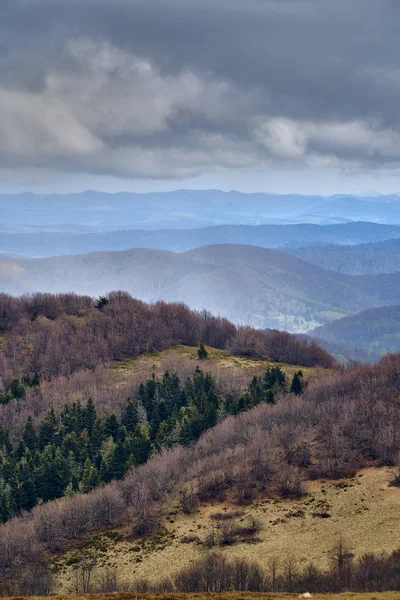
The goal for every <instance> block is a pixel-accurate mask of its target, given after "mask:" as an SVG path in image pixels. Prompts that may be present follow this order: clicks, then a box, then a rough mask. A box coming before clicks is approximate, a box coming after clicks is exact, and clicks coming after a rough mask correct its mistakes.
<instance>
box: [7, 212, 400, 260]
mask: <svg viewBox="0 0 400 600" xmlns="http://www.w3.org/2000/svg"><path fill="white" fill-rule="evenodd" d="M233 218H234V217H232V219H233ZM111 222H112V221H111ZM128 222H129V221H128V218H127V223H128ZM71 227H73V226H71ZM391 238H398V239H400V227H399V226H395V225H380V224H376V223H365V222H357V223H344V224H343V223H342V224H337V225H325V226H322V225H313V224H297V225H258V226H252V225H220V226H214V227H201V228H197V229H160V230H154V231H146V230H140V229H132V230H129V229H125V230H120V231H106V230H105V231H102V232H98V231H92V232H90V231H74V230H72V231H68V230H64V228H62V229H61V230H60V231H57V228H55V230H54V231H51V230H46V231H41V232H40V233H39V232H24V233H9V232H4V233H2V235H1V238H0V252H1V253H2V254H7V255H20V256H21V257H22V256H25V257H35V258H40V257H49V256H56V255H61V254H83V253H87V252H97V251H111V250H129V249H130V248H152V249H158V250H170V251H173V252H185V251H187V250H192V249H194V248H198V247H199V246H205V245H210V244H250V245H252V246H261V247H266V248H280V249H285V250H286V249H288V248H298V247H303V246H310V245H312V246H325V245H329V244H330V245H331V244H335V246H334V247H333V249H332V250H334V249H335V248H336V247H337V246H336V245H337V244H344V245H345V246H346V249H345V250H344V251H346V250H347V247H348V246H351V245H354V244H364V243H367V242H377V241H382V240H388V239H391ZM294 252H296V251H294ZM302 252H304V259H305V260H308V261H309V262H314V261H317V262H316V264H318V260H321V264H318V266H322V267H324V268H329V260H330V255H329V256H328V257H327V258H326V259H325V260H324V258H323V257H324V256H325V252H324V250H320V249H318V255H317V256H316V258H314V250H313V249H312V248H311V249H310V248H309V249H308V250H307V249H306V250H304V251H303V250H300V251H299V256H300V258H303V256H302V254H301V253H302ZM319 255H321V259H320V258H319Z"/></svg>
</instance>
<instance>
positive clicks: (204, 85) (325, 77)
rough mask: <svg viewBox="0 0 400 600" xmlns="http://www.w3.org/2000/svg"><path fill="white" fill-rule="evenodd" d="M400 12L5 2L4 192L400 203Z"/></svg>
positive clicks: (356, 1) (397, 6)
mask: <svg viewBox="0 0 400 600" xmlns="http://www.w3.org/2000/svg"><path fill="white" fill-rule="evenodd" d="M399 23H400V2H399V1H398V0H380V1H378V0H276V1H275V0H1V17H0V189H1V190H23V189H35V190H36V189H37V190H39V189H41V190H48V191H50V190H52V191H68V190H79V189H84V188H88V187H90V188H97V189H104V190H122V189H130V190H146V189H148V190H152V189H173V188H179V187H219V188H223V189H231V188H236V189H242V190H249V191H254V190H266V191H278V192H285V191H299V192H313V193H317V192H322V193H334V192H337V191H349V192H356V191H362V190H369V189H371V188H373V189H378V190H380V191H383V192H387V191H400V183H398V181H400V180H399V175H400V118H399V115H400V109H399V105H400V63H399V56H400V36H399Z"/></svg>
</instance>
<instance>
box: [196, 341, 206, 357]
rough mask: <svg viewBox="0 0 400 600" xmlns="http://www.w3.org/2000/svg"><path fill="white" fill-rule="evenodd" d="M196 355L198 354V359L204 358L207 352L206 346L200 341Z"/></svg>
mask: <svg viewBox="0 0 400 600" xmlns="http://www.w3.org/2000/svg"><path fill="white" fill-rule="evenodd" d="M197 356H198V358H199V360H205V359H206V358H207V357H208V352H207V350H206V347H205V346H204V344H203V342H201V344H200V345H199V347H198V350H197Z"/></svg>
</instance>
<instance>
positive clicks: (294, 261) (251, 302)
mask: <svg viewBox="0 0 400 600" xmlns="http://www.w3.org/2000/svg"><path fill="white" fill-rule="evenodd" d="M0 285H1V288H2V289H3V290H4V291H7V292H8V293H11V294H16V295H17V294H22V293H27V292H32V291H35V290H41V291H46V292H69V291H79V293H84V294H89V295H91V296H98V295H101V294H106V293H107V292H108V291H109V290H110V289H120V288H123V289H124V290H125V291H127V292H129V293H132V294H133V295H134V296H135V297H137V298H140V299H142V300H145V301H149V302H154V301H157V300H160V299H163V300H167V301H183V302H185V303H187V304H188V305H189V306H191V307H192V308H194V309H198V310H202V309H204V308H206V309H207V310H210V311H212V312H213V313H214V314H219V315H221V316H223V317H226V318H229V319H230V320H232V321H234V322H236V323H245V324H250V325H253V326H255V327H258V328H261V329H265V328H267V327H269V328H278V329H287V330H289V331H293V332H305V331H307V330H309V329H312V328H313V327H315V326H318V325H320V324H324V323H327V322H329V321H332V320H334V319H335V318H340V317H343V316H346V315H348V314H351V313H355V312H360V311H361V310H365V309H368V308H373V307H377V306H382V305H387V304H396V303H398V302H400V274H398V273H397V274H393V275H390V276H389V275H387V276H385V275H371V276H361V277H351V276H349V275H344V274H340V273H334V272H332V271H327V270H324V269H321V268H319V267H315V266H314V265H311V264H309V263H306V262H304V261H302V260H300V259H298V258H296V257H293V256H289V255H287V254H283V253H281V252H277V251H274V250H268V249H265V248H257V247H253V246H241V245H215V246H205V247H202V248H198V249H196V250H192V251H190V252H185V253H182V254H176V253H173V252H166V251H161V250H145V249H135V250H128V251H125V252H98V253H92V254H84V255H79V256H61V257H54V258H49V259H34V260H15V259H4V258H3V259H1V260H0Z"/></svg>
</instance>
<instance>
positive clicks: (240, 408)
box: [0, 367, 303, 522]
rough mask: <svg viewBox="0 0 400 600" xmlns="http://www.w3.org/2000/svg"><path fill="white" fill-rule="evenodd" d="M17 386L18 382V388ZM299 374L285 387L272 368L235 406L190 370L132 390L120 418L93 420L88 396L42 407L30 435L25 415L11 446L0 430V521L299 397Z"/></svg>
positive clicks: (5, 432) (122, 473) (206, 378)
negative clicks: (57, 407)
mask: <svg viewBox="0 0 400 600" xmlns="http://www.w3.org/2000/svg"><path fill="white" fill-rule="evenodd" d="M20 385H22V384H20ZM302 390H303V376H302V373H301V371H299V372H298V373H295V375H294V376H293V379H292V382H291V383H290V382H288V381H287V378H286V376H285V374H284V373H283V371H282V370H281V369H280V368H279V367H275V368H272V369H268V370H267V371H266V372H265V374H264V377H263V378H257V377H253V379H252V381H251V383H250V385H249V387H248V390H247V391H246V392H245V394H243V395H241V396H240V397H239V399H238V400H236V399H235V398H234V397H232V396H231V395H229V396H227V397H223V396H221V395H220V394H218V391H217V389H216V384H215V380H214V379H213V377H212V376H211V375H209V374H207V373H203V372H202V371H201V370H200V369H199V368H198V367H197V369H196V371H195V372H194V374H193V375H192V376H191V377H187V378H186V380H185V381H184V382H181V381H180V379H179V377H178V375H177V374H174V373H168V372H165V373H164V375H163V377H162V379H161V380H158V379H156V378H155V377H152V378H151V379H149V380H148V381H146V382H144V383H141V384H140V386H139V390H138V394H137V400H135V401H132V400H130V399H128V400H127V401H126V403H125V405H123V406H122V410H121V418H120V419H118V417H117V415H116V414H115V413H110V414H108V415H107V416H105V417H103V418H101V417H99V416H98V415H97V413H96V408H95V405H94V402H93V400H92V399H91V398H89V400H88V402H87V404H86V406H81V405H80V404H79V403H78V404H75V403H74V404H72V405H66V406H64V408H63V410H62V411H61V413H59V414H56V413H55V411H54V409H50V410H49V411H48V413H47V415H46V416H45V418H44V419H43V420H42V421H41V422H40V424H39V426H38V430H37V431H36V429H35V427H34V426H33V423H32V418H31V417H30V416H29V417H28V419H27V421H26V425H25V428H24V431H23V434H22V437H21V439H20V440H19V441H18V444H17V446H16V447H15V448H13V446H12V444H11V443H10V439H9V432H8V429H7V428H6V427H0V448H2V451H1V454H0V484H1V486H0V521H3V522H5V521H7V520H8V519H10V518H11V517H13V516H16V515H19V514H21V513H22V512H23V511H28V510H31V509H32V508H33V507H34V506H35V505H36V504H37V503H38V502H41V503H43V502H48V501H49V500H54V499H56V498H62V497H63V496H67V497H68V496H71V495H73V494H74V493H77V492H82V493H87V492H90V491H91V490H93V489H95V488H97V487H100V486H102V485H105V484H107V483H109V482H110V481H112V480H114V479H116V480H119V479H122V478H123V477H124V476H125V475H126V473H127V472H128V470H129V469H130V468H135V467H137V466H139V465H141V464H144V463H145V462H146V461H147V460H148V459H149V457H150V456H151V455H154V454H156V453H157V452H160V451H162V450H163V449H165V448H171V447H173V446H174V445H177V444H180V445H182V446H187V445H190V444H191V443H193V442H195V441H196V440H198V438H199V437H200V436H201V434H202V433H203V432H204V431H206V430H207V429H209V428H210V427H213V426H214V425H216V424H217V422H220V421H221V420H223V419H224V418H226V417H227V416H229V415H235V414H240V413H241V412H244V411H245V410H249V409H251V408H253V407H254V406H257V405H258V404H260V403H262V402H266V403H269V404H274V403H275V401H276V396H277V394H280V393H284V392H286V393H287V392H292V393H294V394H296V395H299V394H301V393H302Z"/></svg>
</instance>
